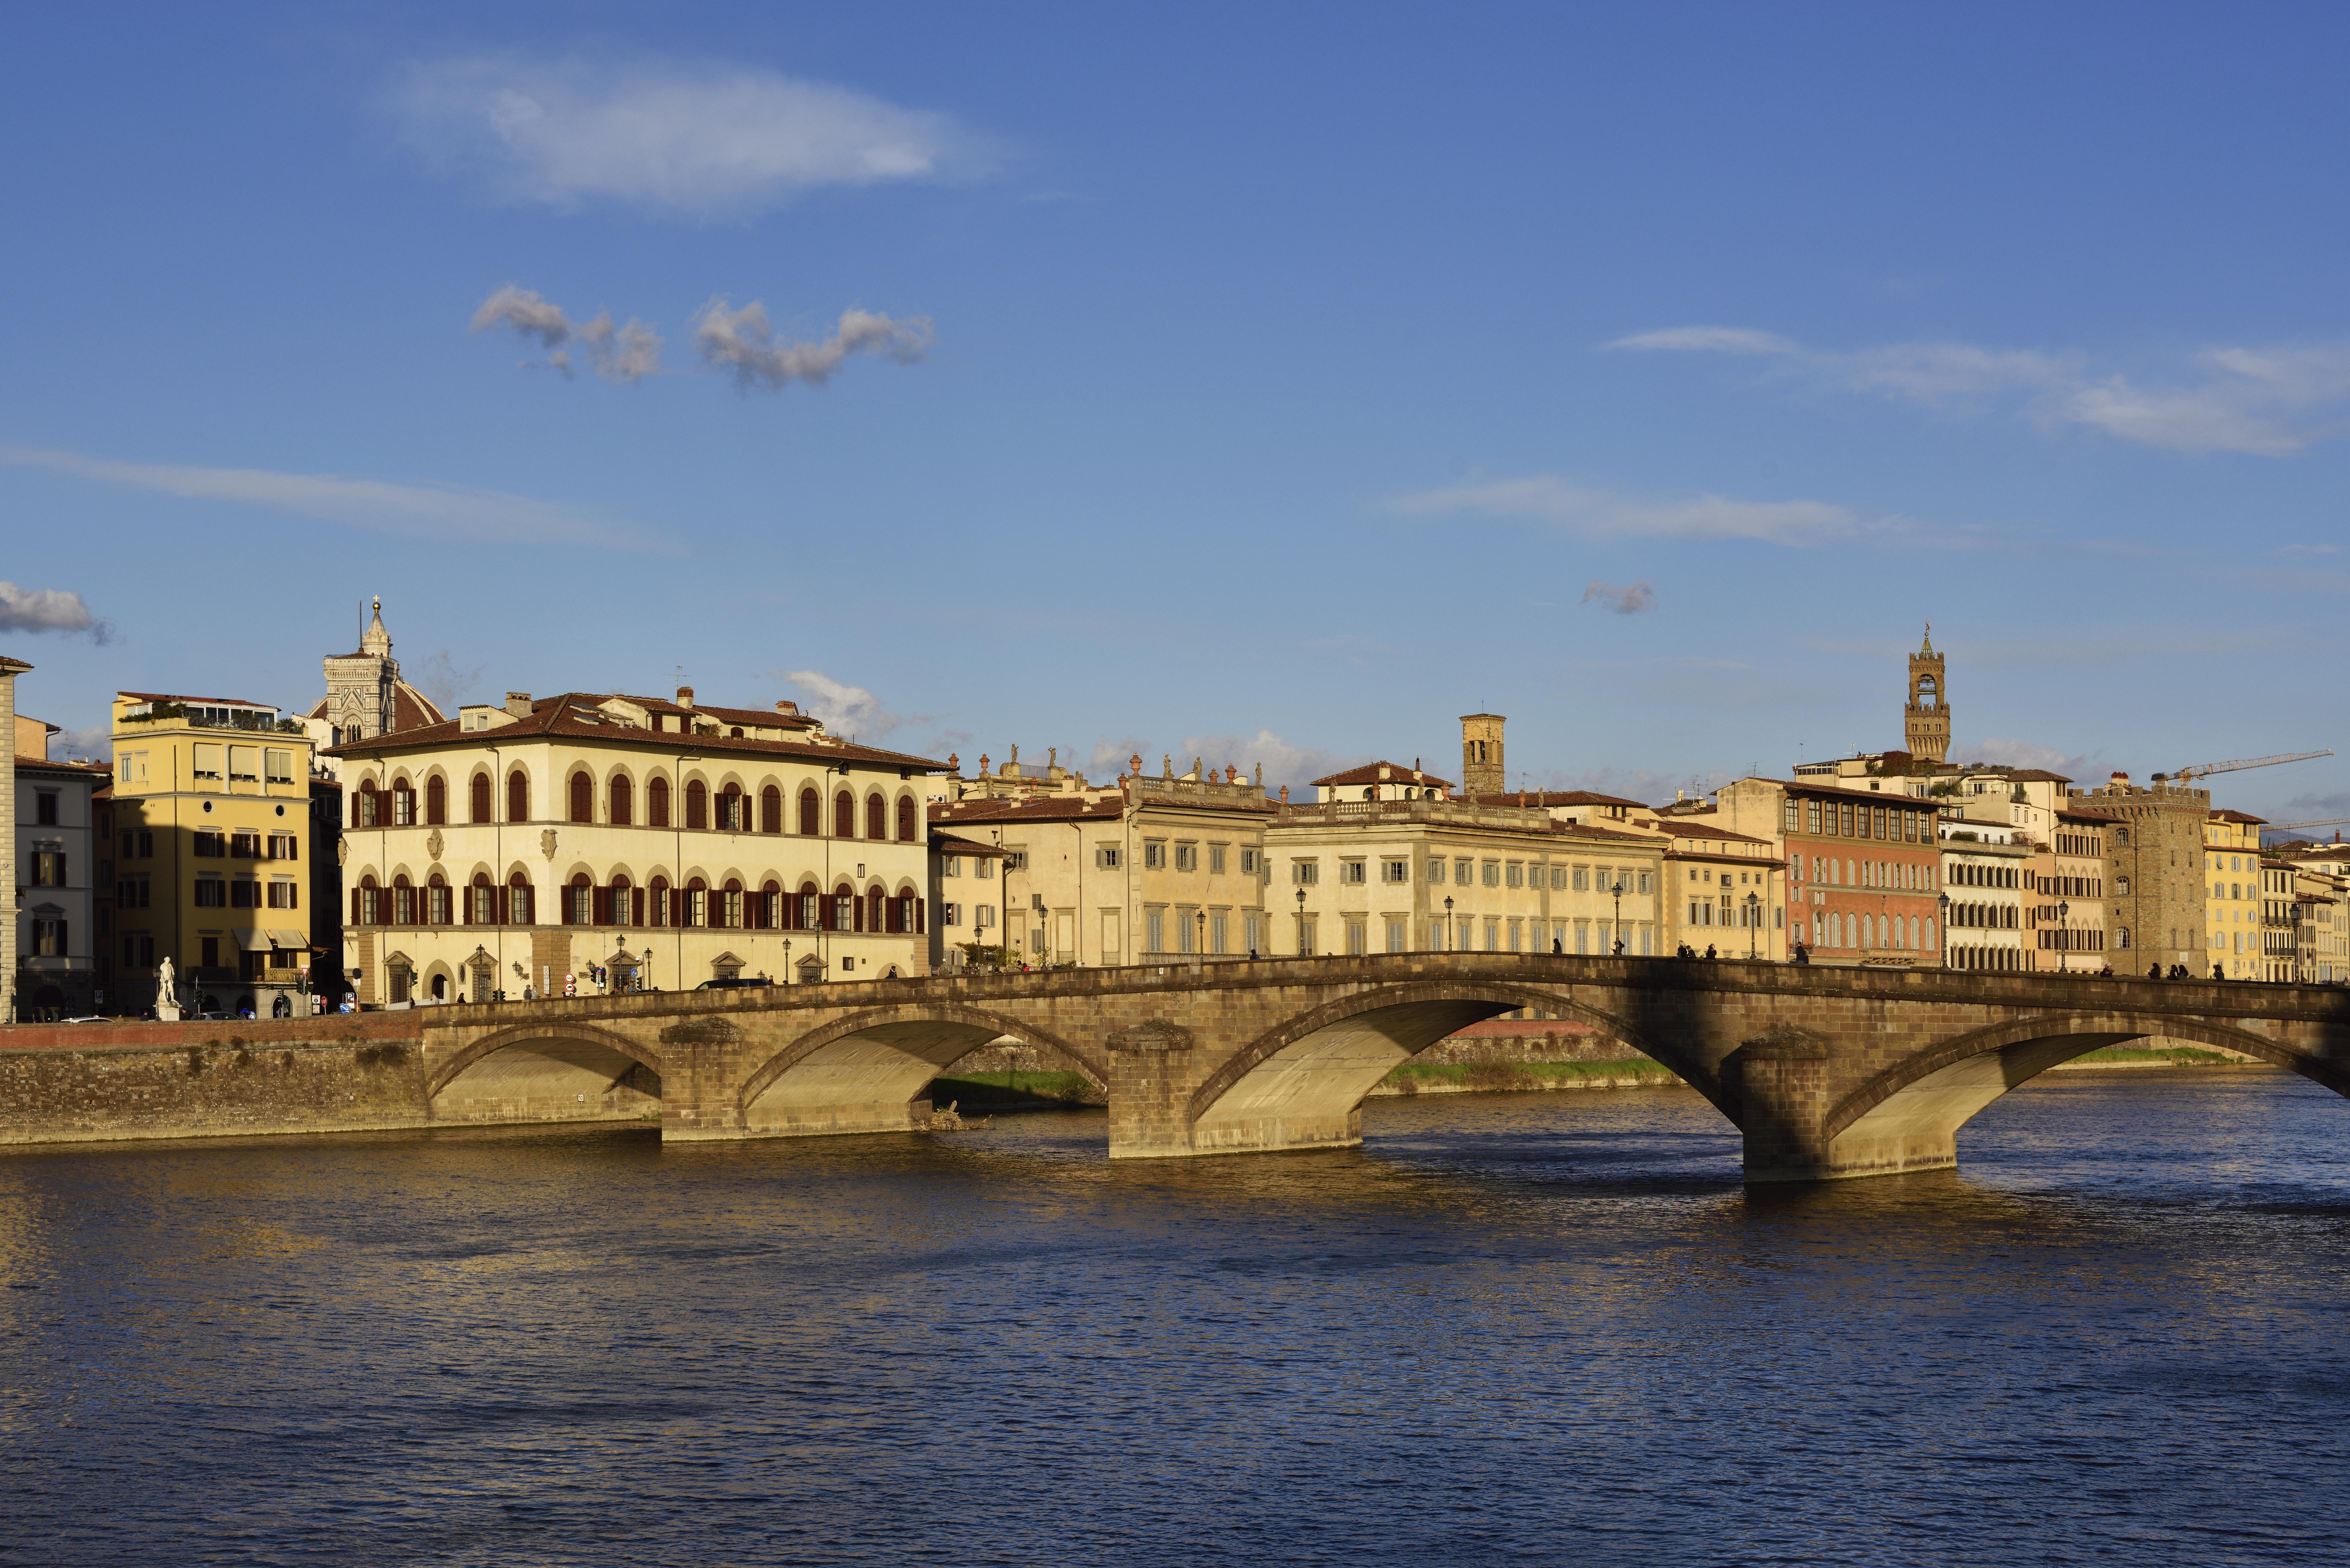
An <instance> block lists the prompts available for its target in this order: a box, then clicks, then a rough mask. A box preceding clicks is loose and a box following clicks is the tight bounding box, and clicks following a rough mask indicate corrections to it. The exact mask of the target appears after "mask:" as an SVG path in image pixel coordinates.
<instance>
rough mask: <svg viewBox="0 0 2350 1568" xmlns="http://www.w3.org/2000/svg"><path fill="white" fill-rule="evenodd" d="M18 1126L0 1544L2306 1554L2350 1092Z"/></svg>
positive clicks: (0, 1310) (2339, 1372)
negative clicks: (1781, 1112)
mask: <svg viewBox="0 0 2350 1568" xmlns="http://www.w3.org/2000/svg"><path fill="white" fill-rule="evenodd" d="M1364 1119H1365V1131H1366V1135H1367V1144H1366V1146H1365V1147H1363V1148H1361V1149H1357V1150H1347V1151H1336V1152H1330V1153H1321V1154H1304V1155H1287V1156H1278V1157H1259V1158H1225V1159H1211V1160H1198V1161H1185V1162H1153V1163H1126V1162H1120V1163H1119V1164H1118V1165H1112V1164H1110V1163H1109V1162H1108V1161H1107V1159H1106V1158H1104V1129H1103V1123H1102V1120H1101V1117H1100V1115H1099V1114H1098V1113H1097V1112H1093V1113H1082V1112H1081V1113H1062V1114H1045V1115H1035V1116H1020V1117H1006V1118H999V1119H997V1120H996V1121H995V1122H994V1123H993V1125H992V1126H990V1127H986V1128H984V1129H982V1130H978V1131H973V1132H968V1133H963V1134H960V1135H948V1136H940V1137H898V1138H853V1139H820V1140H809V1141H793V1142H764V1143H748V1144H688V1145H682V1146H672V1147H662V1146H661V1145H660V1142H659V1141H658V1140H657V1139H656V1138H654V1137H649V1136H647V1135H645V1134H643V1133H640V1132H619V1131H567V1130H560V1129H555V1130H542V1131H514V1130H498V1129H481V1130H472V1131H461V1132H452V1133H445V1134H439V1135H432V1136H413V1135H381V1136H363V1137H336V1138H318V1139H280V1140H267V1141H259V1140H256V1141H250V1142H237V1143H227V1142H218V1143H185V1144H174V1145H169V1146H161V1145H150V1146H113V1147H80V1148H73V1149H67V1150H61V1151H35V1152H17V1153H15V1154H11V1155H7V1156H5V1157H0V1283H5V1285H6V1287H7V1288H6V1289H5V1290H0V1516H5V1529H0V1563H11V1564H15V1563H42V1564H49V1563H75V1564H94V1563H140V1564H157V1563H171V1564H178V1563H214V1562H218V1563H289V1564H291V1563H301V1564H311V1563H318V1564H335V1565H338V1568H348V1565H353V1564H363V1563H498V1564H536V1563H583V1564H584V1563H599V1564H600V1563H630V1564H635V1563H692V1564H725V1563H745V1564H748V1563H830V1562H848V1561H888V1562H918V1563H959V1564H968V1563H1179V1562H1180V1563H1197V1562H1220V1561H1221V1562H1263V1561H1270V1560H1279V1561H1284V1562H1300V1563H1428V1562H1430V1561H1437V1560H1446V1559H1449V1560H1451V1561H1454V1562H1461V1563H1487V1562H1524V1563H1560V1562H1572V1563H1676V1564H1682V1563H1986V1564H2009V1563H2086V1562H2101V1563H2102V1562H2122V1563H2129V1564H2131V1565H2132V1568H2143V1565H2145V1564H2151V1563H2195V1564H2205V1563H2318V1562H2328V1561H2331V1562H2340V1561H2344V1560H2345V1556H2350V1546H2345V1542H2344V1540H2343V1527H2344V1525H2345V1522H2350V1502H2345V1498H2344V1478H2345V1473H2350V1471H2345V1463H2350V1275H2346V1274H2345V1260H2350V1106H2345V1104H2343V1103H2342V1102H2341V1101H2340V1100H2339V1099H2337V1098H2336V1097H2334V1096H2333V1095H2331V1094H2329V1093H2327V1092H2326V1091H2324V1090H2323V1089H2320V1088H2318V1087H2316V1086H2315V1085H2310V1084H2308V1083H2306V1082H2304V1081H2303V1080H2301V1079H2299V1078H2296V1077H2293V1076H2291V1075H2283V1074H2279V1073H2272V1072H2267V1071H2257V1070H2241V1071H2232V1072H2223V1073H2203V1074H2197V1073H2192V1072H2187V1073H2173V1072H2142V1073H2074V1074H2057V1075H2051V1076H2049V1077H2047V1078H2043V1079H2042V1080H2040V1081H2039V1082H2037V1083H2036V1084H2034V1085H2030V1086H2028V1087H2027V1088H2025V1089H2023V1090H2022V1091H2019V1092H2017V1093H2015V1094H2012V1095H2010V1096H2007V1097H2006V1098H2005V1099H2004V1100H2002V1101H2001V1102H1999V1103H1998V1104H1996V1105H1994V1106H1992V1107H1991V1109H1990V1110H1989V1111H1987V1112H1985V1113H1984V1115H1982V1116H1981V1117H1979V1118H1978V1119H1977V1120H1976V1122H1975V1123H1974V1125H1973V1126H1972V1127H1970V1128H1969V1129H1968V1131H1967V1132H1966V1133H1964V1134H1963V1135H1962V1136H1961V1139H1960V1158H1961V1159H1962V1161H1963V1169H1962V1170H1961V1171H1960V1172H1958V1173H1955V1174H1936V1175H1929V1176H1921V1177H1909V1178H1900V1179H1884V1180H1874V1181H1858V1182H1849V1183H1843V1184H1838V1185H1834V1186H1828V1187H1823V1188H1817V1189H1801V1190H1784V1189H1782V1190H1758V1191H1756V1192H1752V1193H1749V1192H1746V1191H1744V1190H1743V1189H1742V1187H1741V1185H1740V1182H1739V1179H1738V1145H1737V1140H1736V1137H1735V1135H1734V1134H1733V1133H1732V1132H1731V1130H1730V1128H1729V1127H1727V1125H1726V1124H1724V1123H1723V1122H1722V1121H1721V1118H1720V1117H1719V1116H1717V1115H1716V1114H1715V1113H1714V1112H1713V1111H1712V1110H1711V1108H1709V1107H1708V1106H1706V1105H1705V1104H1704V1103H1703V1102H1702V1101H1701V1100H1700V1099H1699V1098H1698V1097H1697V1096H1695V1095H1694V1094H1691V1093H1690V1092H1688V1091H1686V1090H1677V1089H1676V1090H1645V1091H1626V1092H1618V1093H1612V1094H1611V1093H1588V1094H1551V1095H1521V1096H1440V1097H1439V1096H1430V1097H1426V1098H1420V1099H1411V1100H1381V1101H1374V1102H1373V1103H1372V1104H1371V1105H1370V1106H1368V1107H1367V1110H1366V1113H1365V1118H1364Z"/></svg>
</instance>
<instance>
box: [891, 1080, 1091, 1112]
mask: <svg viewBox="0 0 2350 1568" xmlns="http://www.w3.org/2000/svg"><path fill="white" fill-rule="evenodd" d="M930 1096H931V1104H932V1105H934V1106H940V1107H941V1108H943V1107H944V1106H947V1105H948V1104H949V1103H950V1102H952V1101H960V1102H962V1107H963V1108H964V1109H965V1110H969V1109H971V1108H972V1107H973V1106H991V1105H1034V1104H1046V1105H1064V1106H1098V1105H1100V1104H1102V1103H1103V1099H1104V1096H1103V1095H1102V1092H1101V1090H1100V1089H1098V1088H1097V1087H1095V1085H1094V1083H1093V1080H1092V1079H1090V1078H1088V1077H1087V1076H1086V1075H1084V1074H1083V1073H958V1074H956V1075H954V1076H953V1077H951V1078H933V1079H931V1088H930Z"/></svg>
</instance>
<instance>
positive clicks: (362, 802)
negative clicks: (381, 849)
mask: <svg viewBox="0 0 2350 1568" xmlns="http://www.w3.org/2000/svg"><path fill="white" fill-rule="evenodd" d="M375 814H376V804H375V781H374V780H373V779H364V780H361V781H360V783H359V790H358V792H357V793H356V794H353V795H352V796H351V826H353V827H373V826H375V821H376V815H375Z"/></svg>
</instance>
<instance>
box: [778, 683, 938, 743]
mask: <svg viewBox="0 0 2350 1568" xmlns="http://www.w3.org/2000/svg"><path fill="white" fill-rule="evenodd" d="M767 673H768V674H770V675H775V676H780V677H781V678H782V679H784V680H788V681H790V682H791V683H792V684H793V685H795V686H796V687H798V688H799V689H800V690H801V691H805V692H806V693H807V698H808V700H807V703H806V708H807V711H809V712H810V713H813V714H814V715H816V718H818V719H821V720H822V721H824V727H825V728H826V729H827V730H829V731H831V732H833V733H834V734H836V735H843V736H848V735H854V736H857V737H858V738H860V739H863V740H866V741H871V740H874V739H876V738H877V737H879V736H882V735H886V734H888V733H889V732H890V731H892V730H895V729H899V728H900V727H901V726H903V725H907V724H927V723H930V722H932V720H933V719H934V718H935V717H936V716H935V715H933V714H929V713H907V714H900V713H893V712H891V711H889V709H888V708H886V707H884V706H883V705H882V702H881V699H879V697H876V696H875V695H873V693H872V692H870V691H867V690H866V689H865V688H864V687H862V686H851V685H848V684H847V683H846V682H845V681H839V680H834V679H833V678H832V677H831V676H829V675H827V674H826V673H825V672H824V671H823V670H769V671H767Z"/></svg>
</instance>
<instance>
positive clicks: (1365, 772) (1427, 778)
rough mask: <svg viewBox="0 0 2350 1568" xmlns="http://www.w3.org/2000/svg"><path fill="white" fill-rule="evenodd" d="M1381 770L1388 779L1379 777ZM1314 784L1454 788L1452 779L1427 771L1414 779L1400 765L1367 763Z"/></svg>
mask: <svg viewBox="0 0 2350 1568" xmlns="http://www.w3.org/2000/svg"><path fill="white" fill-rule="evenodd" d="M1381 768H1385V769H1387V770H1388V776H1387V777H1386V778H1381V777H1379V770H1380V769H1381ZM1313 783H1314V785H1315V788H1317V789H1319V788H1321V787H1322V786H1323V785H1325V784H1327V785H1330V786H1331V787H1333V788H1344V787H1345V786H1346V785H1347V784H1410V785H1412V786H1414V787H1415V788H1424V787H1426V786H1428V785H1430V784H1433V785H1435V786H1436V787H1437V788H1438V789H1451V787H1452V781H1451V779H1440V778H1438V777H1437V776H1436V775H1435V774H1432V773H1430V772H1428V771H1427V770H1426V769H1422V770H1421V771H1420V775H1419V777H1418V778H1414V777H1412V776H1411V770H1410V769H1409V768H1408V767H1405V766H1404V765H1403V764H1402V763H1364V764H1363V765H1362V766H1361V767H1358V768H1348V769H1347V771H1346V772H1344V773H1338V774H1331V775H1330V776H1329V777H1328V778H1326V779H1315V780H1314V781H1313Z"/></svg>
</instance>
